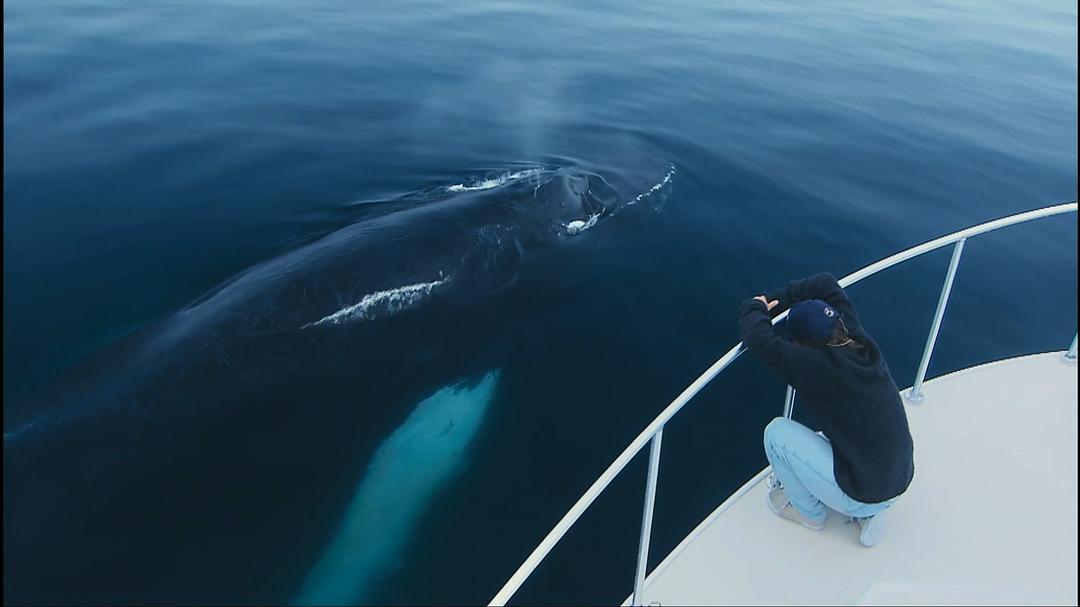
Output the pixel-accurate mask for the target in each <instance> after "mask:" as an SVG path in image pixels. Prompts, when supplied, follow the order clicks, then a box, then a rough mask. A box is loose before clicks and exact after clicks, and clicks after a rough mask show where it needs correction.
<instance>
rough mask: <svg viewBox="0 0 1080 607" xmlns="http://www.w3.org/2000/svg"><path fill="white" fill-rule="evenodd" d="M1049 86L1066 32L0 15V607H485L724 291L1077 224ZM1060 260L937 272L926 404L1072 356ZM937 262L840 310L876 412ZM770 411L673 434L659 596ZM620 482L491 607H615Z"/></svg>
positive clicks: (413, 6) (929, 25)
mask: <svg viewBox="0 0 1080 607" xmlns="http://www.w3.org/2000/svg"><path fill="white" fill-rule="evenodd" d="M1076 53H1077V13H1076V7H1075V4H1074V3H1072V2H1063V1H1060V2H1059V1H1055V2H1050V1H1039V2H1000V3H992V4H991V3H983V2H975V1H970V0H969V1H961V2H882V3H863V2H850V1H834V2H821V3H812V4H807V3H795V2H791V3H784V2H738V3H702V2H667V3H641V2H629V3H626V2H618V3H616V2H591V3H576V2H563V1H556V2H545V3H532V4H530V3H525V2H517V1H512V0H511V1H505V0H487V1H481V2H475V3H464V4H462V3H436V2H430V1H420V0H406V1H401V2H382V1H380V0H374V1H372V2H366V3H359V4H357V3H347V2H341V1H340V0H316V1H311V2H284V1H281V0H272V1H269V2H248V1H243V0H236V1H221V0H195V1H191V2H166V1H162V2H131V1H126V0H85V1H72V0H44V1H34V2H31V1H28V0H13V1H11V2H7V3H5V5H4V92H5V94H4V127H5V128H4V186H3V187H4V249H3V250H4V426H5V446H4V451H5V498H4V499H5V516H4V549H5V559H4V597H5V601H6V602H12V603H24V602H37V603H56V602H78V603H86V602H93V603H101V602H124V603H144V602H154V603H222V602H229V603H247V604H252V603H264V604H265V603H292V602H322V601H332V602H342V603H354V602H364V603H410V604H415V603H423V604H437V603H456V604H460V603H477V602H486V601H487V600H489V599H490V598H491V597H492V596H493V595H494V593H495V592H496V591H497V590H498V589H499V588H500V587H501V585H502V583H503V582H504V581H505V580H506V579H507V578H508V577H509V576H510V574H511V573H512V572H513V571H514V570H515V569H516V568H517V566H518V565H519V564H520V563H521V561H522V560H523V559H524V558H525V557H526V556H527V555H528V553H529V552H530V551H531V550H532V548H533V547H534V546H535V545H536V544H537V543H538V542H539V540H540V539H541V538H542V537H543V535H544V534H546V533H547V531H548V530H550V528H551V526H552V525H553V524H554V523H555V522H556V521H557V520H558V519H559V518H560V517H561V516H562V514H563V513H564V512H565V511H566V509H567V508H569V506H570V505H571V504H572V503H573V502H574V501H575V500H576V499H577V497H578V496H579V495H580V494H581V493H582V492H583V491H584V489H585V488H586V487H587V486H588V485H589V483H591V482H592V480H593V479H594V478H595V477H596V476H597V475H598V474H599V473H600V472H601V471H602V470H603V469H604V468H605V467H606V466H607V465H608V464H609V463H610V461H611V460H612V459H613V458H614V457H615V456H616V455H617V454H618V453H619V451H621V450H622V448H623V447H624V446H625V445H626V444H627V443H628V442H629V441H630V440H631V439H632V438H633V437H634V436H635V435H636V434H637V433H638V432H639V431H640V429H641V428H643V427H644V426H645V425H646V424H647V423H648V422H649V421H650V420H651V419H652V418H653V416H655V414H656V413H657V412H658V411H659V410H660V409H662V408H663V407H664V406H665V405H666V404H667V403H668V402H669V401H670V400H671V399H672V398H673V397H674V396H675V395H676V394H678V392H679V391H681V389H682V388H683V387H685V386H686V385H687V384H688V383H690V382H691V381H692V380H693V379H694V378H695V377H696V376H697V375H698V374H699V373H700V372H701V371H703V370H704V369H705V368H706V367H707V366H708V365H709V364H711V363H712V362H713V361H714V360H715V359H716V358H717V357H719V356H720V355H721V354H722V353H723V352H724V351H726V350H727V349H728V348H729V347H730V346H731V345H733V344H734V343H735V342H736V341H737V334H736V326H735V318H734V317H735V312H736V310H737V307H738V304H739V303H740V302H741V301H742V300H743V299H744V298H746V297H749V296H753V295H756V294H758V293H760V292H762V291H766V290H769V289H771V288H774V287H777V286H780V285H782V284H783V283H784V282H785V281H787V280H791V279H794V278H798V277H801V276H805V275H807V274H810V273H814V272H818V271H831V272H833V273H834V274H836V275H837V276H841V275H843V274H847V273H849V272H851V271H853V270H855V269H857V268H859V267H862V266H864V265H866V264H868V263H870V262H872V261H875V260H877V259H879V258H881V257H884V256H886V255H888V254H890V253H892V252H895V251H897V250H900V249H902V248H906V247H908V246H911V245H913V244H915V243H918V242H921V241H924V240H927V239H929V238H932V237H935V236H938V235H941V234H944V233H947V232H950V231H953V230H956V229H959V228H961V227H965V226H968V225H971V224H974V223H978V222H982V221H985V220H988V219H992V218H995V217H999V216H1003V215H1007V214H1010V213H1014V212H1019V211H1022V210H1027V209H1031V208H1035V207H1040V206H1046V205H1050V204H1054V203H1058V202H1063V201H1069V200H1074V199H1076V191H1077V172H1076V167H1077V54H1076ZM1076 228H1077V223H1076V216H1075V215H1068V216H1064V217H1056V218H1051V219H1045V220H1040V221H1038V222H1035V223H1031V224H1027V225H1024V226H1020V227H1017V228H1013V229H1010V230H1007V231H1004V232H998V233H993V234H989V235H986V236H981V237H979V238H977V239H974V240H971V241H969V242H968V245H967V247H966V249H965V253H964V258H963V261H962V263H961V266H960V271H959V274H958V276H957V280H956V284H955V287H954V290H953V298H952V300H951V302H950V305H949V308H948V312H947V315H946V319H945V324H944V327H943V329H942V332H941V336H940V339H939V341H938V347H937V350H936V353H935V356H934V358H933V360H932V362H931V365H930V374H931V375H937V374H940V373H944V372H948V371H951V370H954V369H958V368H962V367H966V366H970V365H972V364H975V363H979V362H984V361H989V360H994V359H998V358H1002V357H1006V356H1012V355H1016V354H1021V353H1031V352H1040V351H1048V350H1058V349H1063V348H1065V347H1066V346H1067V345H1068V343H1069V340H1070V339H1072V336H1073V335H1074V334H1075V331H1076V318H1077V283H1076V270H1077V268H1076V247H1077V229H1076ZM948 258H949V252H948V251H938V252H936V253H934V254H930V255H927V256H925V257H923V258H919V259H917V260H915V261H913V262H911V263H909V264H905V265H904V266H902V267H898V268H895V269H891V270H888V271H886V272H884V273H882V274H880V275H878V276H876V277H874V278H872V279H869V280H867V281H864V282H863V283H860V284H858V285H856V286H854V287H853V288H851V289H850V293H851V295H852V297H853V298H854V300H855V302H856V304H857V305H858V306H859V309H860V311H861V314H862V316H863V320H864V324H865V325H866V326H867V327H868V329H869V330H870V332H871V333H872V334H873V335H874V336H875V337H876V338H877V339H878V341H879V342H880V344H881V345H882V347H883V349H884V352H885V354H886V356H887V358H888V360H889V363H890V368H891V369H892V370H893V373H894V375H895V377H896V380H897V383H898V384H900V385H901V386H906V385H909V384H910V383H911V381H912V379H913V377H914V373H915V369H916V366H917V364H918V358H919V355H920V354H921V352H922V346H923V343H924V340H925V337H926V331H927V329H928V326H929V323H930V319H931V315H932V313H933V307H934V305H935V303H936V301H937V297H938V292H939V289H940V286H941V281H942V278H943V276H944V272H945V268H946V266H947V264H948ZM783 392H784V387H783V385H781V384H780V383H779V381H778V380H776V379H775V378H773V377H771V376H770V375H769V374H768V372H767V371H766V370H765V369H764V368H763V367H762V366H761V365H760V364H759V363H757V362H756V361H754V360H753V359H751V358H750V357H745V358H744V359H742V360H740V361H739V362H737V363H736V364H735V365H734V366H733V367H732V368H731V369H730V370H728V371H727V372H725V373H724V374H723V375H722V376H721V377H719V378H718V379H717V380H716V381H714V382H713V384H711V385H710V387H709V388H707V389H706V390H705V391H703V392H702V393H701V394H700V395H699V396H698V397H697V399H696V400H695V401H693V402H692V403H691V404H690V405H689V406H688V407H687V408H686V409H685V410H684V411H683V412H682V413H681V414H680V415H679V416H678V417H677V418H675V420H673V421H672V422H671V423H670V424H669V426H668V428H667V429H666V430H665V435H664V450H663V456H662V460H661V467H660V483H659V493H658V497H657V505H656V519H655V522H654V527H653V529H654V535H653V541H652V551H651V558H650V562H651V564H655V563H657V562H659V560H660V559H661V558H663V556H664V555H666V554H667V552H668V551H670V550H671V548H673V547H674V546H675V544H676V543H677V542H678V541H679V540H680V539H681V538H682V537H683V535H684V534H685V533H686V532H688V531H689V530H690V529H691V528H692V527H693V526H694V525H696V524H697V523H698V522H699V521H700V520H701V519H702V518H703V517H704V516H705V515H706V514H707V513H708V512H709V511H710V510H711V509H712V508H714V507H715V506H716V505H717V504H718V503H719V502H720V501H721V500H723V499H724V498H725V497H726V496H727V495H729V494H730V493H731V492H732V491H733V490H734V489H735V488H736V487H738V486H739V485H740V484H742V483H743V482H744V481H745V480H746V479H747V478H749V477H750V476H751V475H752V474H753V473H755V472H756V471H757V470H759V469H760V468H761V467H762V466H763V465H764V463H765V458H764V454H763V453H762V452H761V448H760V432H761V430H762V428H763V427H764V425H765V424H766V423H767V422H768V420H769V419H771V418H772V417H773V416H775V415H777V414H779V412H780V409H781V405H782V398H783ZM973 406H977V403H973ZM797 416H798V413H797ZM916 458H918V454H916ZM644 459H645V456H644V455H642V456H639V457H638V459H637V460H635V462H634V463H633V464H632V465H631V466H630V467H629V468H628V469H627V470H626V471H625V472H624V473H623V475H622V476H620V478H619V479H618V480H617V481H616V482H615V483H614V484H613V485H612V486H611V487H610V488H609V490H608V491H607V492H606V493H605V494H604V495H603V497H602V498H601V499H600V500H599V501H598V502H597V503H596V504H595V505H594V507H593V508H592V509H590V511H589V512H588V513H587V514H586V515H585V516H584V517H583V518H582V519H581V520H580V521H579V522H578V524H577V526H575V528H574V529H573V530H572V531H571V533H570V534H569V535H568V536H567V537H566V539H565V540H564V541H563V543H562V544H560V545H559V547H558V548H557V549H556V550H555V552H553V553H552V555H551V556H550V557H549V558H548V560H547V561H545V563H544V564H543V565H542V566H541V567H540V568H539V569H538V570H537V572H536V573H535V574H534V576H533V578H531V579H530V580H529V581H528V582H527V583H526V585H525V586H524V587H523V588H522V589H521V591H520V593H519V594H518V596H517V600H519V601H523V602H529V603H550V602H563V603H565V602H571V603H583V604H584V603H594V602H597V601H614V600H621V599H622V598H623V597H625V596H626V595H627V594H628V593H629V590H630V586H631V583H632V576H633V570H634V559H635V556H636V541H637V533H638V530H639V524H640V514H641V499H642V490H643V485H644V482H643V479H644V465H645V462H644Z"/></svg>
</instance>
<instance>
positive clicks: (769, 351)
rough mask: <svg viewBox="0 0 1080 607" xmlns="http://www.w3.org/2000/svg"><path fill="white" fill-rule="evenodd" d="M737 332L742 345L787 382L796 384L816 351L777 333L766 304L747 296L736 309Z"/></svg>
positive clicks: (810, 363)
mask: <svg viewBox="0 0 1080 607" xmlns="http://www.w3.org/2000/svg"><path fill="white" fill-rule="evenodd" d="M770 301H771V300H770ZM739 333H740V336H741V337H742V341H743V344H744V345H745V346H746V347H747V348H748V349H749V350H750V351H751V352H753V353H754V354H755V355H757V356H759V357H760V358H761V359H762V360H764V361H765V364H766V365H768V366H769V368H770V369H772V370H773V371H775V372H776V373H778V374H779V375H780V376H781V377H782V378H783V379H784V381H786V382H787V383H788V384H791V385H795V384H797V383H798V381H799V377H800V376H801V375H803V374H804V373H806V372H807V370H808V367H809V365H812V359H813V357H814V356H815V355H816V354H817V353H816V352H814V351H813V349H811V348H804V347H802V346H799V345H796V344H793V343H791V342H789V341H787V340H785V339H783V338H782V337H780V336H779V335H777V334H776V329H775V328H773V324H772V321H771V320H770V319H769V307H768V305H767V304H766V302H764V301H762V300H761V299H760V298H754V299H748V300H746V301H745V302H743V304H742V307H741V308H739Z"/></svg>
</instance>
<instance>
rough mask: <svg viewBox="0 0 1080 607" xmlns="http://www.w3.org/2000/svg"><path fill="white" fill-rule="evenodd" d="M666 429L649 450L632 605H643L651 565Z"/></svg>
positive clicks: (653, 441)
mask: <svg viewBox="0 0 1080 607" xmlns="http://www.w3.org/2000/svg"><path fill="white" fill-rule="evenodd" d="M663 436H664V428H663V426H661V427H660V429H659V430H657V431H656V434H655V435H653V438H652V445H651V446H650V448H649V475H648V477H646V481H645V508H644V512H642V514H641V541H640V543H639V544H638V553H637V573H636V574H635V575H634V598H633V600H632V601H631V604H632V605H641V604H642V600H644V599H643V598H642V595H641V591H642V590H643V589H644V586H645V568H646V567H648V565H649V539H650V537H651V536H652V517H653V504H655V503H656V477H657V475H659V474H660V441H661V440H662V439H663Z"/></svg>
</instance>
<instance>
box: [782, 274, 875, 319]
mask: <svg viewBox="0 0 1080 607" xmlns="http://www.w3.org/2000/svg"><path fill="white" fill-rule="evenodd" d="M769 299H775V300H777V301H778V302H780V303H779V305H777V306H776V308H775V311H774V314H778V313H780V312H782V311H784V310H787V309H788V308H790V307H791V306H793V305H795V304H797V303H799V302H800V301H806V300H807V299H820V300H822V301H824V302H825V303H827V304H829V305H830V306H832V307H834V308H836V311H837V312H840V315H841V317H842V318H843V319H844V323H845V325H847V328H848V330H849V331H855V330H856V329H857V328H858V327H859V316H858V315H857V314H856V313H855V305H854V304H852V303H851V300H850V299H848V296H847V294H846V293H844V289H843V288H842V287H841V286H840V284H839V283H838V282H836V278H835V277H834V276H833V275H832V274H830V273H828V272H822V273H821V274H815V275H813V276H810V277H807V278H803V279H801V280H793V281H791V282H789V283H788V285H787V286H786V287H784V288H782V289H778V290H776V291H774V292H773V293H770V294H769Z"/></svg>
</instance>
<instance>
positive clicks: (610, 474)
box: [490, 201, 1077, 605]
mask: <svg viewBox="0 0 1080 607" xmlns="http://www.w3.org/2000/svg"><path fill="white" fill-rule="evenodd" d="M1075 212H1077V203H1076V201H1073V202H1068V203H1064V204H1059V205H1054V206H1050V207H1044V208H1041V209H1034V210H1031V211H1027V212H1024V213H1018V214H1016V215H1010V216H1008V217H1002V218H1000V219H995V220H993V221H988V222H986V223H981V224H978V225H975V226H972V227H970V228H966V229H963V230H960V231H958V232H953V233H952V234H947V235H945V236H942V237H940V238H936V239H934V240H930V241H927V242H924V243H923V244H920V245H917V246H914V247H911V248H910V249H906V250H904V251H901V252H899V253H896V254H895V255H891V256H889V257H886V258H885V259H882V260H880V261H877V262H875V263H872V264H870V265H868V266H866V267H864V268H862V269H859V270H856V271H855V272H852V273H851V274H848V275H847V276H845V277H843V278H841V279H840V280H839V281H837V282H839V284H840V286H841V287H845V288H846V287H848V286H851V285H853V284H855V283H857V282H859V281H860V280H863V279H864V278H867V277H869V276H872V275H874V274H877V273H878V272H881V271H882V270H885V269H887V268H891V267H893V266H895V265H897V264H900V263H903V262H905V261H907V260H909V259H912V258H914V257H918V256H920V255H923V254H924V253H929V252H930V251H936V250H937V249H940V248H943V247H946V246H948V245H950V244H952V245H954V247H953V254H952V259H951V260H950V262H949V269H948V272H947V273H946V275H945V283H944V285H943V286H942V289H941V296H940V298H939V299H938V305H937V309H936V310H935V312H934V320H933V323H932V324H931V326H930V334H929V335H928V336H927V340H926V347H925V348H924V350H923V356H922V359H921V360H920V362H919V370H918V372H917V373H916V376H915V382H914V384H912V387H911V388H910V389H909V390H907V391H906V393H905V394H904V397H905V398H906V399H908V400H909V401H911V402H918V401H920V400H922V398H923V394H922V384H923V380H924V379H925V377H926V371H927V369H928V368H929V366H930V357H931V355H932V354H933V352H934V345H935V343H936V342H937V336H938V331H939V330H940V329H941V322H942V320H943V318H944V316H945V306H946V305H947V304H948V302H949V295H950V294H951V292H952V285H953V280H954V279H955V278H956V271H957V268H958V267H959V265H960V256H961V255H962V254H963V252H964V243H965V242H967V239H968V238H970V237H972V236H977V235H979V234H985V233H987V232H992V231H994V230H998V229H1001V228H1005V227H1009V226H1012V225H1016V224H1019V223H1025V222H1028V221H1032V220H1034V219H1040V218H1043V217H1050V216H1053V215H1061V214H1063V213H1075ZM787 314H788V313H787V311H786V310H785V311H784V312H782V313H781V314H779V315H777V317H776V318H774V319H773V324H776V323H778V322H780V321H781V320H783V319H785V318H787ZM745 351H746V348H745V347H744V346H743V344H742V342H739V343H737V344H735V346H734V347H732V348H731V349H730V350H728V351H727V352H726V353H725V354H724V355H723V356H721V357H720V359H719V360H717V361H716V362H715V363H713V364H712V366H710V367H709V368H708V369H706V370H705V372H704V373H702V374H701V375H700V376H699V377H698V378H697V379H695V380H694V382H693V383H691V384H690V385H689V386H687V387H686V389H684V390H683V391H682V393H680V394H679V395H678V396H677V397H676V398H675V400H673V401H671V404H669V405H668V406H667V407H665V408H664V410H663V411H661V412H660V414H659V415H657V416H656V418H655V419H653V421H652V422H651V423H649V425H648V426H646V427H645V429H644V430H642V431H641V433H640V434H638V436H637V437H636V438H635V439H634V440H633V441H632V442H631V443H630V444H629V445H628V446H627V447H626V448H625V449H623V452H622V453H620V454H619V456H618V457H616V458H615V461H613V462H612V463H611V465H609V466H608V467H607V469H606V470H604V472H603V473H601V474H600V476H599V477H598V478H597V479H596V480H595V481H593V484H592V485H590V486H589V488H588V489H586V490H585V493H584V494H582V496H581V497H580V498H578V500H577V502H575V503H574V505H573V506H571V507H570V510H568V511H567V512H566V514H565V515H563V517H562V518H561V519H560V520H559V522H558V523H556V524H555V527H554V528H552V530H551V531H550V532H548V534H547V535H546V536H545V537H544V539H543V540H541V542H540V544H539V545H537V547H536V548H535V549H533V551H532V553H531V554H529V556H528V558H526V559H525V562H524V563H522V564H521V566H520V567H518V569H517V571H515V572H514V575H512V576H511V577H510V579H509V580H508V581H507V582H506V584H504V585H503V587H502V589H500V590H499V592H498V594H496V595H495V597H494V598H492V599H491V603H490V605H505V604H506V602H507V601H508V600H510V597H512V596H513V595H514V593H515V592H517V590H518V588H520V587H521V585H522V584H523V583H524V582H525V580H526V579H528V577H529V576H530V575H531V574H532V572H533V571H534V570H535V569H536V567H537V566H538V565H539V564H540V562H541V561H543V560H544V558H545V557H547V555H548V553H550V552H551V550H552V549H553V548H554V547H555V545H556V544H558V543H559V540H561V539H562V538H563V536H564V535H566V532H567V531H569V530H570V527H572V526H573V525H574V523H575V522H577V520H578V519H579V518H580V517H581V515H582V514H583V513H584V512H585V510H587V509H588V508H589V506H591V505H592V503H593V502H594V501H595V500H596V498H597V497H598V496H599V495H600V494H601V493H602V492H603V491H604V489H606V488H607V486H608V485H609V484H610V483H611V481H612V480H614V478H615V477H616V476H618V474H619V473H620V472H622V470H623V468H625V467H626V465H627V464H629V463H630V460H632V459H633V458H634V456H636V455H637V454H638V453H639V452H640V451H641V449H642V448H644V447H645V444H646V443H650V444H651V447H650V450H649V471H648V476H647V477H646V483H645V506H644V510H643V513H642V519H641V538H640V541H639V544H638V558H637V568H636V571H635V576H634V594H633V595H632V601H631V603H632V604H633V605H639V604H641V597H642V590H643V588H644V584H645V577H646V574H647V573H648V572H647V571H646V569H647V568H648V559H649V540H650V539H651V534H652V518H653V505H654V503H655V500H656V481H657V477H658V475H659V468H660V445H661V440H662V437H663V432H664V425H665V424H667V422H668V421H669V420H670V419H671V418H672V417H674V416H675V414H676V413H678V412H679V411H680V410H681V409H682V408H683V406H684V405H686V403H688V402H690V399H692V398H693V397H694V396H695V395H696V394H697V393H698V392H700V391H701V389H702V388H704V387H705V385H706V384H708V383H709V382H710V381H712V379H713V378H714V377H716V376H717V375H719V374H720V372H721V371H723V370H724V369H726V368H727V367H728V366H729V365H730V364H731V363H732V362H734V361H735V359H737V358H738V357H739V356H741V355H742V353H743V352H745ZM1065 359H1066V360H1076V336H1075V335H1074V336H1073V341H1072V345H1071V346H1070V347H1069V349H1068V351H1067V352H1066V353H1065ZM794 400H795V390H794V388H792V387H791V386H788V389H787V394H786V395H785V397H784V417H788V418H790V417H791V411H792V407H793V405H794Z"/></svg>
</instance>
